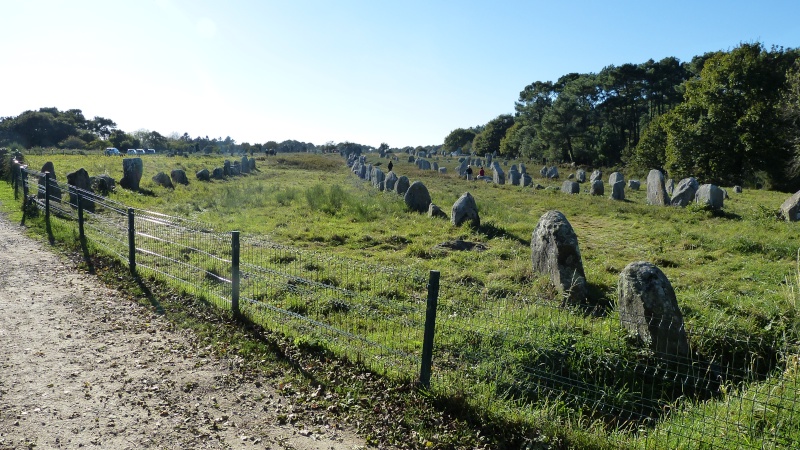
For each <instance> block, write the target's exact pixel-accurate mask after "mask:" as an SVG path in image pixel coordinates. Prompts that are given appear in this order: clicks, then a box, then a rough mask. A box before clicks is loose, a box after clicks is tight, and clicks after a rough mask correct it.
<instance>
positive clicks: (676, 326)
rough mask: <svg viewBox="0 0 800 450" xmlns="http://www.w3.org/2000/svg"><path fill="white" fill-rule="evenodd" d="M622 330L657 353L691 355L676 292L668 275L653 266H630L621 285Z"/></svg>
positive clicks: (619, 287) (644, 264) (618, 293)
mask: <svg viewBox="0 0 800 450" xmlns="http://www.w3.org/2000/svg"><path fill="white" fill-rule="evenodd" d="M617 296H618V298H619V305H618V307H619V320H620V322H621V324H622V327H623V328H625V329H626V330H628V331H629V332H630V333H632V334H633V335H635V336H636V337H637V338H638V339H639V340H640V341H641V342H642V343H643V344H645V345H647V346H648V347H649V348H650V349H652V350H653V351H655V352H658V353H663V354H665V355H667V356H673V357H674V356H685V355H688V354H689V341H688V339H687V338H686V331H685V329H684V327H683V315H682V314H681V310H680V307H678V300H677V298H676V297H675V291H674V290H673V289H672V284H670V282H669V280H668V279H667V277H666V275H664V272H662V271H661V270H660V269H659V268H658V267H656V266H654V265H653V264H651V263H648V262H644V261H639V262H632V263H630V264H628V265H627V266H626V267H625V269H623V270H622V273H620V275H619V281H618V282H617Z"/></svg>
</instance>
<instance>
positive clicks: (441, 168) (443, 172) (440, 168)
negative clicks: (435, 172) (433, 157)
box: [439, 167, 447, 174]
mask: <svg viewBox="0 0 800 450" xmlns="http://www.w3.org/2000/svg"><path fill="white" fill-rule="evenodd" d="M439 173H440V174H446V173H447V167H439Z"/></svg>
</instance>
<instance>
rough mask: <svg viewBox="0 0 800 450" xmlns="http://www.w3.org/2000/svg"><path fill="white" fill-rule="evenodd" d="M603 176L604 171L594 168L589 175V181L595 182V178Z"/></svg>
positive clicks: (598, 178)
mask: <svg viewBox="0 0 800 450" xmlns="http://www.w3.org/2000/svg"><path fill="white" fill-rule="evenodd" d="M602 178H603V172H602V171H600V170H597V169H595V170H593V171H592V174H591V175H590V176H589V182H590V183H594V181H595V180H600V179H602Z"/></svg>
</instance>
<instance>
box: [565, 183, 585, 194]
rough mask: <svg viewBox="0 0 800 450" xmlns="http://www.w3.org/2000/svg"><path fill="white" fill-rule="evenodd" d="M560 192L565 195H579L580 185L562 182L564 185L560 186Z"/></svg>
mask: <svg viewBox="0 0 800 450" xmlns="http://www.w3.org/2000/svg"><path fill="white" fill-rule="evenodd" d="M561 192H564V193H565V194H580V192H581V185H579V184H578V183H577V182H576V181H569V180H564V183H563V184H562V185H561Z"/></svg>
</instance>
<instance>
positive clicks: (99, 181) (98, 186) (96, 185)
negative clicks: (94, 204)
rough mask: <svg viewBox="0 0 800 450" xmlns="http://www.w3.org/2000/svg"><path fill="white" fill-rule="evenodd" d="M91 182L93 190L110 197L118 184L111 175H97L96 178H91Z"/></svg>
mask: <svg viewBox="0 0 800 450" xmlns="http://www.w3.org/2000/svg"><path fill="white" fill-rule="evenodd" d="M89 181H90V183H91V186H92V190H93V191H94V192H97V193H99V194H100V195H108V194H109V193H110V192H111V191H113V190H114V187H115V186H116V184H117V183H116V181H114V179H113V178H111V175H109V174H107V173H104V174H102V175H97V176H96V177H91V178H89Z"/></svg>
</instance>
